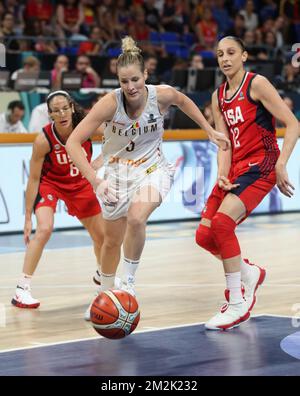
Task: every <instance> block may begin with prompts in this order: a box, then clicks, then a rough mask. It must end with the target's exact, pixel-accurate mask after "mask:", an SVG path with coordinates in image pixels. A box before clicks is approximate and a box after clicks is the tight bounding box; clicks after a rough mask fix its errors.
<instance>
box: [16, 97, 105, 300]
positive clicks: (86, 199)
mask: <svg viewBox="0 0 300 396" xmlns="http://www.w3.org/2000/svg"><path fill="white" fill-rule="evenodd" d="M47 105H48V112H49V116H50V117H51V118H52V120H53V122H52V123H51V124H48V125H46V126H45V127H44V128H43V133H41V134H39V135H38V136H37V138H36V140H35V142H34V144H33V152H32V157H31V161H30V174H29V180H28V184H27V189H26V213H25V226H24V241H25V243H26V245H27V251H26V254H25V260H24V266H23V274H22V276H21V278H20V279H19V281H18V284H17V288H16V292H15V296H14V297H13V299H12V304H13V305H15V306H16V307H19V308H37V307H38V306H39V305H40V302H39V301H38V300H36V299H35V298H33V297H32V296H31V291H30V281H31V278H32V275H33V273H34V271H35V269H36V267H37V265H38V262H39V260H40V257H41V255H42V252H43V249H44V246H45V244H46V243H47V241H48V240H49V238H50V236H51V233H52V229H53V223H54V213H55V209H56V204H57V201H58V199H61V200H63V201H64V202H65V204H66V206H67V208H68V212H69V214H70V215H72V216H76V217H77V218H78V219H79V221H80V222H81V223H82V225H83V226H84V227H85V228H86V229H87V230H88V232H89V234H90V236H91V238H92V239H93V242H94V251H95V255H96V257H97V262H98V265H100V264H99V263H100V251H101V246H102V242H103V233H102V214H101V208H100V205H99V202H98V199H97V198H96V196H95V194H94V192H93V188H92V186H91V184H90V183H89V182H88V181H87V180H86V179H85V178H83V176H82V175H81V174H80V172H79V170H78V168H76V166H75V165H74V164H73V162H72V161H71V159H70V158H69V156H68V154H67V152H66V150H65V143H66V141H67V139H68V137H69V136H70V135H71V133H72V131H73V130H74V128H75V127H76V126H77V124H78V123H79V122H80V121H81V120H82V119H83V118H84V113H83V111H82V110H81V109H80V108H79V106H78V105H77V104H76V103H75V102H74V101H73V100H72V98H71V97H70V96H69V94H68V93H67V92H65V91H55V92H52V93H50V95H49V96H48V98H47ZM82 150H83V152H84V155H85V157H86V159H87V160H88V162H90V161H91V156H92V143H91V141H90V140H87V141H86V142H84V143H83V144H82ZM33 211H34V212H35V215H36V220H37V228H36V232H35V234H34V237H33V238H32V239H30V234H31V230H32V222H31V215H32V212H33Z"/></svg>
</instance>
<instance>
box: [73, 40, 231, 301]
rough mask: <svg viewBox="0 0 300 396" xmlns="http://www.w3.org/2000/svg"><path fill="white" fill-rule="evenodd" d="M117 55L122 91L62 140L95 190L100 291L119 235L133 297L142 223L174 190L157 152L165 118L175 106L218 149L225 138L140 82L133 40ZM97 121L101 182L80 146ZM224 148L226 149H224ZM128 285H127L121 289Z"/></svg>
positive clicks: (181, 98) (143, 75)
mask: <svg viewBox="0 0 300 396" xmlns="http://www.w3.org/2000/svg"><path fill="white" fill-rule="evenodd" d="M122 50H123V52H122V54H121V55H120V56H119V58H118V78H119V82H120V86H121V88H120V89H116V90H114V91H113V92H111V93H109V94H107V95H106V96H105V97H103V98H102V99H100V100H99V102H98V103H97V104H96V105H95V106H94V107H93V109H92V110H91V111H90V113H89V114H88V115H87V117H86V118H85V119H84V120H83V121H82V122H81V123H80V124H79V125H78V126H77V128H76V129H75V130H74V133H73V134H72V136H70V138H69V139H68V142H67V145H66V147H67V151H68V153H69V154H70V156H71V158H72V160H73V161H74V163H75V165H76V166H77V167H78V169H80V171H81V172H82V174H83V175H84V176H85V177H86V178H87V180H89V182H90V183H91V184H92V185H93V187H94V190H95V191H97V194H98V196H99V197H100V200H101V206H102V211H103V218H104V235H105V236H104V244H103V247H102V253H101V266H102V274H101V286H102V289H103V290H106V289H108V288H111V287H113V286H114V278H115V273H116V269H117V266H118V263H119V259H120V250H121V249H120V248H121V245H122V243H123V239H124V235H125V232H126V238H125V241H124V256H125V258H124V260H125V262H124V269H125V274H124V278H123V280H124V282H125V285H127V290H128V291H130V292H132V293H134V290H133V283H134V274H135V271H136V269H137V267H138V264H139V260H140V257H141V254H142V250H143V247H144V243H145V229H146V222H147V219H148V218H149V216H150V214H151V213H152V212H153V211H154V210H155V208H157V207H158V206H159V205H160V203H161V202H162V200H163V198H164V197H165V196H166V195H167V193H168V192H169V190H170V188H171V185H172V178H173V170H172V169H171V168H170V166H169V164H168V163H167V161H166V159H165V157H164V155H163V152H162V136H163V133H164V129H163V114H164V113H165V112H166V111H167V110H168V108H169V107H170V106H171V105H177V106H178V107H179V108H180V109H181V110H182V111H183V112H184V113H186V114H187V115H188V116H189V117H190V118H192V119H193V120H194V121H195V122H197V123H198V124H199V125H200V126H201V127H202V128H203V129H205V130H206V131H207V133H208V136H209V138H210V139H211V140H212V141H214V142H216V143H217V144H218V145H222V146H223V145H224V146H225V147H226V146H227V144H228V141H229V140H228V139H227V138H225V136H224V135H223V134H221V133H218V132H216V131H215V130H214V129H213V128H212V127H211V126H210V125H209V123H208V122H207V121H206V119H205V118H204V117H203V115H202V113H201V112H200V110H199V109H198V107H197V106H196V105H195V104H194V103H193V102H192V100H190V99H189V98H188V97H187V96H185V95H184V94H182V93H180V92H178V91H177V90H175V89H174V88H172V87H170V86H167V85H164V86H152V85H145V81H146V79H147V71H146V70H145V67H144V60H143V57H142V56H141V54H140V49H139V48H138V47H137V46H136V45H135V42H134V41H133V39H132V38H131V37H126V38H124V39H123V40H122ZM103 122H106V123H107V127H106V129H105V131H104V138H105V141H104V144H103V160H104V168H105V172H104V177H103V178H99V177H100V176H99V174H98V177H96V175H95V172H94V170H93V168H92V167H91V165H90V164H89V163H88V161H87V160H86V158H85V156H84V155H83V153H82V150H81V144H82V143H83V142H84V141H86V140H87V139H88V138H89V137H90V135H91V134H92V133H93V131H95V130H96V128H97V127H98V126H99V125H101V124H102V123H103ZM225 147H224V148H225ZM125 288H126V286H125Z"/></svg>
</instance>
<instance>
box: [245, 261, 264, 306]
mask: <svg viewBox="0 0 300 396" xmlns="http://www.w3.org/2000/svg"><path fill="white" fill-rule="evenodd" d="M244 262H245V263H247V264H248V265H249V271H248V275H247V278H245V279H243V284H244V288H245V295H244V297H245V300H246V302H247V305H248V310H249V311H251V310H252V308H253V307H254V304H255V303H256V295H255V294H256V290H257V288H258V286H259V285H261V284H262V283H263V282H264V280H265V278H266V270H265V269H264V268H261V267H259V266H258V265H255V264H252V263H250V262H249V260H247V259H244Z"/></svg>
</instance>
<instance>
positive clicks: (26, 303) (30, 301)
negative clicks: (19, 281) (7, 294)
mask: <svg viewBox="0 0 300 396" xmlns="http://www.w3.org/2000/svg"><path fill="white" fill-rule="evenodd" d="M11 303H12V304H13V305H14V306H16V307H18V308H38V307H39V306H40V302H39V300H36V299H35V298H33V297H32V295H31V290H30V287H29V286H25V287H21V286H17V288H16V293H15V295H14V297H13V299H12V300H11Z"/></svg>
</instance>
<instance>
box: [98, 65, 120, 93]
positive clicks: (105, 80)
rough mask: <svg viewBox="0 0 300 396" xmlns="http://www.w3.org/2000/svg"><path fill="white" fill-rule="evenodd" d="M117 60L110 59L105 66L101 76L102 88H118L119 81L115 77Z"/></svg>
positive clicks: (116, 76)
mask: <svg viewBox="0 0 300 396" xmlns="http://www.w3.org/2000/svg"><path fill="white" fill-rule="evenodd" d="M117 62H118V59H117V58H110V59H109V61H108V63H107V64H106V67H105V70H104V72H103V73H102V75H101V87H102V88H118V87H119V85H120V84H119V79H118V75H117Z"/></svg>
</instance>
